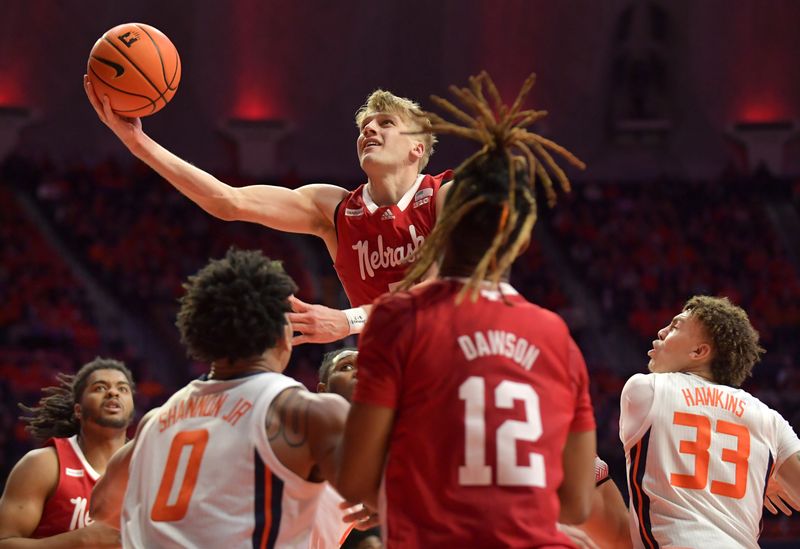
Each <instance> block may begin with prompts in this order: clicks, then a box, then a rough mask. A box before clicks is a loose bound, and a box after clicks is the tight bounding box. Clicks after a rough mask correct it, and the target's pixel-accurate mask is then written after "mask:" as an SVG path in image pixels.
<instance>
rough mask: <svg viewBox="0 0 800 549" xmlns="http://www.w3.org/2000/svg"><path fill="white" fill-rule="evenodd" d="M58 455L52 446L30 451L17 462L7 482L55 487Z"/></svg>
mask: <svg viewBox="0 0 800 549" xmlns="http://www.w3.org/2000/svg"><path fill="white" fill-rule="evenodd" d="M58 467H59V465H58V454H57V453H56V449H55V447H54V446H45V447H43V448H37V449H35V450H31V451H30V452H28V453H27V454H25V455H24V456H22V458H21V459H20V460H19V461H18V462H17V464H16V465H15V466H14V468H13V469H12V470H11V474H10V475H9V479H8V480H9V481H11V480H12V479H13V480H16V481H18V482H23V483H25V484H28V483H31V484H36V485H51V484H52V485H55V483H57V482H58Z"/></svg>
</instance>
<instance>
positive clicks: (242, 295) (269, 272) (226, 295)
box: [176, 248, 297, 362]
mask: <svg viewBox="0 0 800 549" xmlns="http://www.w3.org/2000/svg"><path fill="white" fill-rule="evenodd" d="M183 287H184V288H185V289H186V294H184V296H183V297H182V298H181V299H180V310H179V311H178V319H177V321H176V325H177V326H178V330H179V331H180V334H181V341H182V342H183V343H184V345H186V349H187V351H188V354H189V356H191V357H192V358H195V359H197V360H201V361H204V362H213V361H215V360H218V359H228V360H231V361H233V360H237V359H242V358H252V357H256V356H259V355H261V354H263V353H264V351H266V350H267V349H270V348H272V347H274V346H275V345H276V344H277V342H278V341H279V339H280V338H281V337H282V335H283V330H284V326H286V322H287V321H286V313H288V312H290V311H291V310H292V308H291V305H289V296H290V295H292V294H293V293H295V292H296V291H297V285H296V284H295V283H294V281H293V280H292V279H291V277H290V276H289V275H288V274H286V272H285V271H284V270H283V266H282V264H281V262H280V261H273V260H271V259H269V258H268V257H265V256H264V255H263V254H262V253H261V252H260V251H247V250H236V249H233V248H231V249H229V250H228V253H227V254H225V257H224V258H222V259H215V260H212V261H210V262H209V263H208V264H207V265H206V266H205V267H203V268H202V269H200V271H198V273H197V274H195V275H193V276H190V277H189V280H188V282H187V283H185V284H184V285H183Z"/></svg>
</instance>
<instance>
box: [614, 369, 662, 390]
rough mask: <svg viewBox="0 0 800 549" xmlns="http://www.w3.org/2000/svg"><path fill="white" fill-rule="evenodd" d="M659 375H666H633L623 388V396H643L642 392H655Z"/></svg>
mask: <svg viewBox="0 0 800 549" xmlns="http://www.w3.org/2000/svg"><path fill="white" fill-rule="evenodd" d="M659 375H665V374H643V373H638V374H633V375H632V376H631V377H630V378H628V381H626V382H625V385H624V386H623V387H622V394H623V395H624V394H641V392H642V391H647V390H649V391H653V389H654V387H655V385H656V381H657V377H658V376H659Z"/></svg>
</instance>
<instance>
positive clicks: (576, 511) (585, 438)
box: [558, 430, 597, 524]
mask: <svg viewBox="0 0 800 549" xmlns="http://www.w3.org/2000/svg"><path fill="white" fill-rule="evenodd" d="M596 445H597V442H596V437H595V431H594V430H591V431H579V432H573V433H570V434H569V435H568V436H567V443H566V445H565V446H564V451H563V453H562V462H563V464H564V480H563V481H562V483H561V486H559V488H558V499H559V500H560V502H561V514H560V515H559V517H558V521H559V522H561V523H563V524H581V523H582V522H585V521H586V519H588V518H589V513H590V511H591V508H592V495H593V493H594V491H595V487H594V465H593V464H594V456H595V448H596Z"/></svg>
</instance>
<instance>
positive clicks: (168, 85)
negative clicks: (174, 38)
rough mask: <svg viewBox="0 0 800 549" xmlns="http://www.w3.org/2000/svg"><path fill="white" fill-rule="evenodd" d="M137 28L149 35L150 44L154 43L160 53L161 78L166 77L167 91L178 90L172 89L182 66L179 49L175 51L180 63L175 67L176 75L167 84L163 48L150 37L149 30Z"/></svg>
mask: <svg viewBox="0 0 800 549" xmlns="http://www.w3.org/2000/svg"><path fill="white" fill-rule="evenodd" d="M136 27H137V28H138V29H140V30H141V31H142V32H143V33H145V34H146V35H147V37H148V38H149V39H150V42H152V43H153V47H155V48H156V51H157V52H158V60H159V61H160V62H161V76H163V77H164V83H165V84H166V85H167V89H168V90H170V91H174V90H176V89H177V88H173V87H172V83H173V82H174V81H175V74H177V73H178V68H179V67H180V65H181V58H180V56H178V50H177V49H176V50H175V57H177V59H178V63H177V65H175V73H174V74H173V75H172V80H170V81H169V82H167V68H166V67H165V66H164V56H163V55H161V48H159V47H158V44H157V43H156V41H155V40H153V37H152V36H150V33H149V32H147V29H145V28H143V27H141V26H139V25H136Z"/></svg>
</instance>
